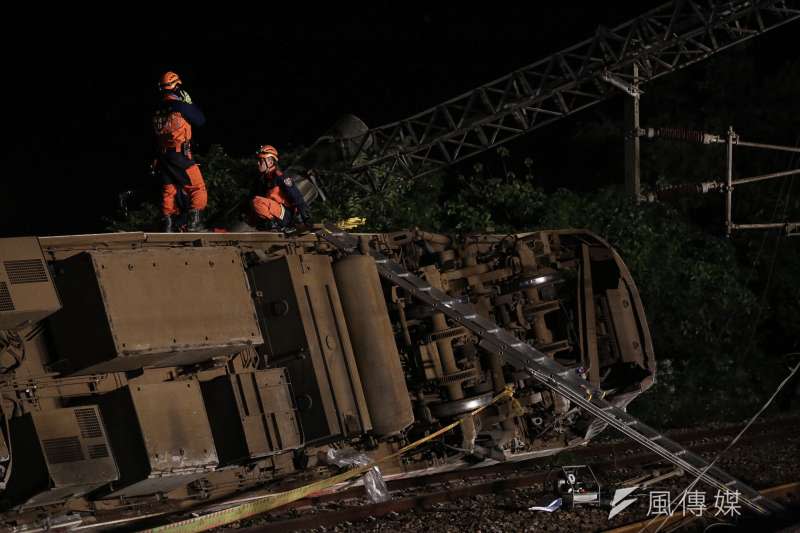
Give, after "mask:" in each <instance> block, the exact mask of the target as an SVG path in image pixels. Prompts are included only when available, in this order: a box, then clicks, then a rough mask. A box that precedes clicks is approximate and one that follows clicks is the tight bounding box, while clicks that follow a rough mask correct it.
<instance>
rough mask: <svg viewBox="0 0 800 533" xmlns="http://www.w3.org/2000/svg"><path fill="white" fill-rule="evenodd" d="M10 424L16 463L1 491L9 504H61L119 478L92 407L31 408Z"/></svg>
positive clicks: (98, 417)
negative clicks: (4, 487) (33, 410)
mask: <svg viewBox="0 0 800 533" xmlns="http://www.w3.org/2000/svg"><path fill="white" fill-rule="evenodd" d="M14 422H15V423H14V424H13V426H12V427H13V439H12V446H13V454H14V456H15V457H16V458H17V462H16V465H15V466H16V468H15V470H12V476H11V478H10V480H9V483H8V487H7V489H8V492H7V494H6V495H5V497H6V498H9V499H10V500H11V501H12V502H13V503H19V504H23V506H32V505H41V504H45V503H54V502H59V501H63V500H66V499H68V498H72V497H76V496H81V495H83V494H86V493H88V492H90V491H92V490H94V489H96V488H98V487H101V486H103V485H106V484H108V483H110V482H112V481H115V480H116V479H118V477H119V472H118V470H117V466H116V463H115V461H114V457H113V456H112V454H111V449H110V446H109V442H108V438H107V435H106V430H105V426H104V424H103V421H102V420H101V418H100V413H99V410H98V409H97V407H96V406H92V405H90V406H85V407H75V408H66V409H54V410H49V411H39V412H33V413H30V414H28V415H26V416H25V417H22V418H18V419H15V420H14Z"/></svg>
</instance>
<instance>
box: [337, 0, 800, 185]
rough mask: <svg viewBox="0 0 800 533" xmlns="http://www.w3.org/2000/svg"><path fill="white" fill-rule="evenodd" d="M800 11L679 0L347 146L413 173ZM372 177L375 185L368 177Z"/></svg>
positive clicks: (364, 160) (791, 0)
mask: <svg viewBox="0 0 800 533" xmlns="http://www.w3.org/2000/svg"><path fill="white" fill-rule="evenodd" d="M798 17H800V0H760V1H759V0H755V1H754V0H749V1H741V0H739V1H736V0H734V1H716V0H708V1H699V0H675V1H674V2H671V3H668V4H664V5H662V6H660V7H657V8H655V9H653V10H651V11H649V12H647V13H645V14H643V15H641V16H639V17H637V18H636V19H633V20H631V21H628V22H626V23H624V24H621V25H620V26H617V27H616V28H613V29H608V28H605V27H603V26H601V27H599V28H598V29H597V31H596V32H595V35H594V36H593V37H592V38H590V39H587V40H585V41H583V42H581V43H579V44H576V45H574V46H572V47H570V48H567V49H565V50H562V51H561V52H558V53H556V54H553V55H551V56H550V57H548V58H545V59H542V60H541V61H538V62H536V63H533V64H532V65H529V66H527V67H524V68H521V69H519V70H516V71H514V72H512V73H511V74H508V75H506V76H504V77H502V78H499V79H497V80H495V81H493V82H491V83H487V84H486V85H483V86H481V87H478V88H477V89H474V90H472V91H470V92H467V93H464V94H462V95H461V96H458V97H456V98H453V99H451V100H448V101H447V102H444V103H442V104H440V105H438V106H436V107H432V108H430V109H428V110H426V111H423V112H422V113H419V114H417V115H414V116H412V117H410V118H407V119H405V120H401V121H399V122H394V123H391V124H387V125H385V126H380V127H377V128H374V129H371V130H369V131H368V132H366V133H365V134H363V135H360V136H358V137H356V138H354V139H349V140H348V145H349V148H350V149H349V150H348V149H346V148H345V147H344V146H343V151H344V153H345V154H347V159H348V163H349V166H350V167H351V170H352V171H353V172H355V173H356V174H357V175H364V174H368V172H367V171H368V170H369V169H370V168H371V167H374V166H375V165H379V164H387V165H389V168H390V169H391V170H394V171H396V170H398V168H400V169H403V170H404V171H405V172H406V173H407V174H408V175H409V177H412V178H413V177H419V176H423V175H425V174H427V173H429V172H433V171H435V170H437V169H439V168H442V167H444V166H447V165H451V164H453V163H456V162H458V161H462V160H464V159H466V158H468V157H471V156H473V155H476V154H479V153H481V152H483V151H485V150H489V149H491V148H493V147H496V146H499V145H501V144H503V143H506V142H508V141H510V140H512V139H515V138H517V137H519V136H521V135H524V134H526V133H528V132H531V131H533V130H535V129H538V128H541V127H543V126H546V125H547V124H550V123H552V122H555V121H557V120H559V119H562V118H564V117H566V116H569V115H571V114H573V113H575V112H577V111H580V110H581V109H585V108H587V107H589V106H592V105H594V104H597V103H599V102H602V101H603V100H605V99H607V98H609V97H610V96H612V95H613V94H615V91H614V89H613V87H617V88H621V89H622V90H625V91H626V92H628V93H629V94H634V93H636V92H637V91H638V86H637V84H635V83H633V77H632V75H631V74H630V73H631V72H632V71H633V66H634V65H635V66H637V67H638V80H637V81H638V83H646V82H648V81H650V80H653V79H656V78H658V77H660V76H663V75H665V74H669V73H670V72H673V71H675V70H678V69H681V68H684V67H687V66H689V65H691V64H693V63H696V62H698V61H701V60H703V59H705V58H707V57H709V56H711V55H713V54H715V53H717V52H719V51H721V50H724V49H726V48H729V47H731V46H734V45H736V44H739V43H741V42H743V41H746V40H748V39H750V38H752V37H754V36H756V35H759V34H761V33H764V32H766V31H769V30H771V29H774V28H777V27H779V26H781V25H783V24H786V23H787V22H790V21H792V20H795V19H797V18H798ZM371 185H374V184H371Z"/></svg>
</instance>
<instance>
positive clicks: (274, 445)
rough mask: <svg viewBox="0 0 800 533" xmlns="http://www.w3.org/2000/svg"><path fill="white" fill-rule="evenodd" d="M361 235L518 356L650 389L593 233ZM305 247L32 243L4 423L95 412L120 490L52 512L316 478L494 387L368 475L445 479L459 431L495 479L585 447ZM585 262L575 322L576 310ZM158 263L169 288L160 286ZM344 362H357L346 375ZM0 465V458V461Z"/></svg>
mask: <svg viewBox="0 0 800 533" xmlns="http://www.w3.org/2000/svg"><path fill="white" fill-rule="evenodd" d="M359 238H360V239H361V240H362V241H363V245H365V246H366V245H367V244H368V245H369V246H370V247H375V248H379V249H381V250H384V251H385V253H386V254H388V255H389V256H391V257H392V258H393V259H394V260H396V261H399V262H402V263H403V266H404V267H405V268H406V269H408V270H409V271H411V272H416V273H419V274H422V275H424V276H426V278H428V279H429V280H431V282H434V281H435V282H436V283H437V284H438V285H440V286H441V287H442V289H441V290H443V291H446V292H447V294H448V295H449V296H450V297H451V298H452V299H453V301H454V302H455V301H457V302H462V303H463V304H467V303H469V304H472V305H475V306H476V308H477V309H478V310H479V312H480V313H482V314H483V315H484V316H491V317H495V318H496V319H497V320H498V323H502V327H503V328H507V330H508V331H509V332H512V333H513V335H514V336H516V337H517V338H518V339H520V342H525V343H529V344H531V345H532V346H534V347H536V348H537V349H539V350H542V351H543V353H547V354H549V356H550V357H557V358H558V361H559V362H560V364H566V365H572V366H574V367H575V368H578V367H580V366H583V367H588V370H589V371H591V372H594V373H596V375H597V376H598V378H601V379H600V383H599V386H600V387H612V383H611V382H610V381H609V380H608V379H607V376H609V375H610V376H613V375H614V372H611V373H609V372H608V371H609V369H613V368H614V366H615V365H617V364H618V363H619V364H625V365H632V368H634V369H637V370H636V372H634V373H628V374H625V373H623V374H621V375H620V376H618V378H619V379H617V380H616V382H615V383H614V384H613V387H612V388H611V389H610V390H611V392H610V394H611V395H612V396H614V392H613V390H617V389H618V388H624V389H625V394H624V395H621V396H619V398H617V399H618V400H619V401H623V402H626V403H627V402H628V401H630V400H632V399H633V398H635V396H636V395H637V394H639V393H640V392H641V391H642V390H644V389H645V388H647V386H649V384H650V383H651V382H652V379H653V373H654V370H655V364H654V355H653V351H652V345H651V343H650V341H649V332H648V330H647V323H646V319H645V318H644V310H643V309H642V307H641V302H640V300H639V298H638V293H637V292H636V287H635V284H634V283H633V280H632V279H631V277H630V274H629V273H628V272H627V269H626V268H625V265H624V263H623V262H622V260H621V259H620V258H619V256H618V255H616V253H615V252H614V251H613V250H612V249H611V248H610V247H609V246H608V244H607V243H605V242H604V241H603V240H602V239H600V238H598V237H597V236H596V235H594V234H591V233H589V232H586V231H582V230H564V231H540V232H535V233H528V234H520V235H510V236H507V235H473V236H469V237H468V238H466V239H463V238H459V237H456V236H446V235H437V234H432V233H428V232H424V231H417V230H407V231H399V232H395V233H392V234H360V235H359ZM318 239H319V238H318V236H316V235H304V236H301V237H286V236H285V235H282V234H276V233H242V234H183V235H167V234H145V233H132V234H114V235H88V236H67V237H54V238H46V239H42V241H43V244H42V246H43V250H44V252H45V256H44V257H45V258H46V262H47V264H48V266H49V267H51V268H53V269H54V270H53V271H54V272H55V273H56V276H55V277H56V279H57V281H58V282H59V283H60V285H59V289H60V292H61V298H62V300H63V301H64V302H65V307H64V309H63V310H62V311H60V312H58V313H56V314H55V315H53V316H52V317H50V318H48V319H46V320H43V321H40V322H38V323H37V324H32V325H30V326H29V327H28V328H26V329H23V330H21V331H20V339H21V340H24V350H17V352H15V353H16V355H17V356H18V357H21V358H22V364H21V366H19V367H17V368H13V369H12V371H11V372H8V373H7V374H6V375H5V376H3V378H0V389H1V390H0V392H2V396H0V402H2V406H3V412H4V413H6V414H7V415H8V416H10V417H11V420H16V419H18V418H20V413H18V412H17V411H21V413H23V414H24V413H27V412H48V411H52V410H54V409H59V408H62V407H63V406H65V405H67V406H72V407H75V406H88V405H95V404H97V405H99V406H100V407H101V409H102V413H103V419H104V420H105V421H106V424H107V427H108V434H109V438H110V440H111V451H112V455H113V458H114V459H115V460H116V462H117V464H118V466H119V472H120V480H118V481H117V482H115V483H106V484H104V485H102V486H99V487H97V489H96V490H95V491H93V492H92V493H91V494H87V495H84V496H82V497H78V498H72V499H71V500H70V501H69V504H70V505H71V506H77V507H80V508H90V507H91V508H96V509H97V517H98V519H100V517H102V520H108V521H110V522H115V521H117V520H126V519H127V518H130V517H131V516H132V515H133V514H141V515H147V514H158V513H164V512H167V513H174V512H177V511H179V510H183V509H189V508H192V507H196V506H198V505H200V504H202V502H205V501H209V500H214V499H220V498H230V497H232V496H233V495H235V494H237V493H239V492H241V491H246V490H252V489H253V488H255V487H266V488H263V489H262V490H263V491H264V492H271V491H275V490H279V489H278V488H277V487H281V488H294V487H297V486H298V485H304V484H306V483H307V482H308V481H309V480H314V479H320V478H326V477H329V476H330V475H331V473H332V471H331V468H330V467H329V466H327V465H326V464H325V463H324V462H322V459H321V458H322V457H324V456H325V454H326V451H327V450H328V448H330V447H334V448H337V449H339V448H353V449H354V451H355V452H357V453H365V454H366V455H367V456H368V457H370V458H373V459H379V458H381V457H385V456H388V455H391V453H392V452H394V451H397V450H398V449H399V448H400V447H402V446H403V443H404V442H413V441H417V440H419V439H420V438H421V437H424V435H426V434H430V433H431V432H434V431H436V429H437V428H440V427H442V426H443V425H447V424H449V423H450V422H452V421H453V419H454V418H455V417H457V416H458V415H457V414H456V411H458V410H455V411H454V410H452V409H450V410H448V409H442V408H441V406H443V405H451V406H452V405H458V404H459V402H462V401H463V402H469V401H471V400H472V399H474V398H483V397H486V396H487V395H488V396H492V395H493V393H496V392H497V391H498V390H502V389H504V387H506V386H507V384H509V383H514V384H515V385H516V387H517V389H518V390H517V395H516V400H517V401H516V402H514V403H513V404H512V403H509V402H507V403H503V402H501V403H499V404H497V405H494V406H492V407H490V408H488V409H487V410H486V412H485V413H482V414H481V415H480V416H479V420H477V421H476V422H477V423H476V424H474V425H472V424H470V425H469V427H467V425H465V426H464V431H463V434H460V433H459V432H454V434H453V435H445V436H443V437H440V438H437V441H436V442H435V443H434V442H431V443H430V444H429V445H427V444H426V445H425V446H424V449H420V453H419V455H416V456H413V457H408V458H406V459H405V460H404V461H399V460H398V461H395V462H392V463H387V464H386V465H385V469H384V471H385V473H386V474H387V475H390V476H397V475H407V474H408V473H411V472H422V471H429V470H431V469H433V470H434V471H440V470H442V469H444V470H450V469H453V470H458V469H463V468H465V467H466V466H467V463H466V462H465V461H464V460H463V459H461V458H459V455H460V454H462V453H463V452H460V451H459V448H461V447H462V446H463V443H464V442H467V443H468V444H469V442H470V439H471V438H475V439H476V441H475V442H476V443H478V444H479V445H478V446H476V448H475V452H474V453H476V454H479V456H480V457H486V456H487V455H491V456H493V457H496V459H501V458H502V459H503V460H506V461H509V464H512V463H514V464H515V463H516V462H518V461H521V460H525V459H530V458H533V457H541V456H543V455H547V454H552V453H555V452H557V451H558V450H563V449H567V448H569V447H570V446H572V445H573V444H575V443H576V442H583V441H584V439H585V438H587V437H586V436H587V435H590V434H591V435H593V434H596V432H595V433H591V432H590V433H587V432H586V427H585V421H583V420H582V419H581V418H580V417H575V414H576V412H575V410H574V409H572V408H571V407H572V406H571V402H570V401H568V400H566V399H564V398H563V397H561V396H559V395H558V394H553V393H551V392H549V391H547V390H546V389H543V388H541V387H539V386H538V385H537V383H536V382H534V381H531V380H526V379H525V378H524V377H522V376H520V375H519V374H518V373H517V372H515V371H514V369H513V368H512V367H510V366H509V365H504V363H503V360H502V359H501V358H497V357H495V355H494V354H492V353H491V352H487V351H486V350H485V348H483V347H481V346H479V345H478V344H477V341H478V339H477V338H476V336H475V334H474V332H472V331H470V330H469V328H465V327H456V326H455V325H454V324H453V323H450V322H448V320H449V319H446V318H445V317H444V316H438V317H437V313H436V312H433V310H432V309H431V308H429V307H426V306H425V305H421V304H420V302H419V301H418V300H415V299H414V298H411V296H410V294H409V293H408V292H407V291H406V290H405V289H404V288H402V287H401V286H400V285H392V284H388V283H386V282H385V281H380V280H375V279H374V276H370V275H369V272H368V270H369V269H364V268H361V267H363V266H364V265H361V267H358V268H349V267H348V268H346V269H345V270H343V271H342V270H339V269H340V268H342V267H343V266H347V265H348V264H349V263H352V262H353V259H348V260H344V261H342V258H341V256H340V254H338V253H337V252H336V251H335V249H334V246H333V245H332V244H330V243H328V242H325V241H322V240H318ZM584 250H585V252H586V253H585V256H586V259H585V261H586V263H585V265H586V268H585V269H584V271H586V272H589V271H591V277H590V280H591V285H592V288H593V289H595V290H593V295H592V296H591V298H589V299H588V301H592V302H593V303H594V305H593V306H592V308H593V309H595V310H596V312H595V313H594V316H593V317H592V316H588V317H587V316H584V315H585V313H584V314H583V315H582V314H581V313H580V312H579V311H580V309H576V297H577V296H578V295H579V286H578V280H579V279H580V275H579V274H580V273H582V272H583V271H582V270H581V268H583V267H582V261H583V255H584V254H583V251H584ZM226 254H230V256H232V259H233V261H234V263H226V264H225V266H226V267H227V266H228V265H230V267H229V268H222V267H221V266H220V265H218V264H216V263H218V262H219V258H220V257H228V255H226ZM145 258H146V259H147V261H145V260H144V259H145ZM152 258H156V260H155V261H152ZM187 258H188V259H189V260H188V261H187ZM198 258H202V260H201V261H198V260H196V259H198ZM140 259H141V260H140ZM209 260H210V261H214V262H215V265H210V264H208V261H209ZM355 261H356V262H358V259H355ZM153 262H155V263H156V264H157V266H156V267H153V265H152V263H153ZM187 262H188V263H189V265H187V264H186V263H187ZM334 263H335V264H336V265H337V266H336V269H337V272H336V275H334V269H333V268H332V265H333V264H334ZM65 265H66V266H67V267H68V268H63V267H64V266H65ZM104 265H105V268H103V266H104ZM164 265H166V266H164ZM131 267H132V268H131ZM60 268H61V271H60V270H59V269H60ZM162 268H164V269H167V270H169V271H170V272H171V275H169V276H161V275H159V274H160V272H159V270H160V269H162ZM187 269H188V270H187ZM98 271H99V272H98ZM342 272H345V274H342ZM233 278H236V280H238V281H236V283H234V282H233V281H232V279H233ZM345 278H348V279H345ZM68 279H71V280H72V283H67V282H66V281H67V280H68ZM198 292H200V293H203V294H196V293H198ZM237 293H238V295H237ZM343 300H344V301H345V302H344V303H343ZM76 302H77V304H76ZM148 302H149V303H148ZM234 302H239V303H240V304H241V305H239V304H236V303H234ZM625 302H627V303H628V306H626V305H625ZM70 304H71V305H70ZM201 304H202V305H201ZM76 305H77V307H75V306H76ZM585 307H586V306H585ZM248 308H249V309H250V310H249V311H247V309H248ZM587 308H588V307H587ZM69 309H73V311H74V312H72V313H68V312H67V311H68V310H69ZM253 312H254V313H255V315H256V318H255V319H254V322H255V324H256V326H257V328H256V329H255V331H254V333H256V336H257V337H256V338H259V336H260V337H261V338H263V339H264V341H265V342H264V343H263V344H261V345H259V344H258V343H252V344H248V343H247V342H246V341H245V342H239V341H240V340H241V336H240V337H239V339H238V340H237V338H236V336H237V335H238V334H237V333H236V332H237V331H239V329H243V324H244V322H246V321H244V322H243V321H242V320H240V319H238V318H237V317H239V316H241V314H242V313H245V314H248V313H253ZM165 313H167V314H166V315H165ZM216 316H220V319H219V320H217V319H216V318H215V317H216ZM226 321H228V322H226ZM229 323H230V324H231V326H230V327H231V329H230V332H229V331H228V330H227V329H226V328H228V325H226V324H229ZM237 328H239V329H237ZM592 328H593V329H594V330H595V333H594V335H595V336H597V335H599V334H601V333H602V335H604V337H603V338H604V339H608V338H610V339H611V340H612V341H613V342H607V341H606V340H604V341H603V342H600V343H598V346H597V349H596V357H592V358H588V359H587V358H586V357H585V354H584V350H586V343H581V338H583V337H586V335H587V333H588V332H589V330H590V329H592ZM209 332H210V333H211V334H210V335H209V334H208V333H209ZM573 332H574V333H573ZM251 333H252V332H251ZM170 335H172V336H171V337H170ZM206 336H208V337H209V339H208V340H206V339H205V337H206ZM181 338H188V339H189V340H188V341H183V342H182V341H181ZM598 338H599V337H598ZM173 339H175V342H174V345H173ZM220 339H222V341H221V342H220ZM51 341H55V342H51ZM215 341H216V342H215ZM123 343H124V344H125V346H122V344H123ZM129 343H130V344H131V346H132V347H133V348H131V349H130V350H129V346H128V344H129ZM148 343H149V344H148ZM359 343H363V345H362V346H360V347H359ZM634 343H638V345H639V346H640V349H639V350H638V351H637V350H636V349H635V347H634ZM145 344H148V345H147V346H145ZM625 346H628V347H634V348H632V349H631V350H629V351H628V352H626V351H625V350H624V349H620V347H623V348H624V347H625ZM222 347H224V350H222V351H216V350H217V349H220V348H222ZM0 348H2V347H1V346H0ZM126 350H128V351H127V352H126ZM173 350H174V351H173ZM0 351H2V350H1V349H0ZM148 351H149V352H148ZM362 351H363V353H364V354H368V357H369V358H370V359H368V360H367V362H368V363H369V364H367V365H363V364H362V363H361V362H360V361H359V360H358V357H360V355H361V352H362ZM6 358H7V357H6ZM119 361H124V363H122V365H123V366H122V367H120V366H115V365H119V364H120V363H119ZM68 363H71V366H70V365H69V364H68ZM101 365H108V366H101ZM370 365H371V366H370ZM77 367H82V370H78V373H75V369H76V368H77ZM108 370H114V372H108ZM187 385H189V386H191V387H194V388H195V389H196V390H195V391H194V392H191V393H190V395H191V396H192V398H188V397H183V395H182V394H178V393H177V392H172V393H168V392H165V391H167V390H168V389H170V390H172V389H174V391H178V390H180V389H181V387H186V386H187ZM138 388H141V391H139V390H138ZM188 389H189V387H187V390H188ZM201 389H202V392H203V394H200V390H201ZM211 389H215V390H214V391H213V392H212V391H211ZM132 390H133V391H134V392H133V393H132V392H131V391H132ZM619 390H621V389H619ZM137 395H140V396H137ZM135 396H136V397H135ZM623 396H624V397H623ZM612 399H613V398H612ZM12 400H13V401H12ZM453 402H456V403H453ZM409 405H411V406H412V409H409V408H408V406H409ZM376 406H377V407H376ZM393 410H396V411H397V413H393ZM375 421H377V422H378V424H375ZM409 422H410V423H411V425H410V426H409V425H408V424H409ZM373 424H375V425H376V427H375V428H373ZM378 426H380V427H378ZM406 426H408V427H406ZM555 426H558V428H559V431H555V430H554V429H553V428H554V427H555ZM201 445H202V446H201ZM159 450H160V451H159ZM210 450H213V452H212V451H210ZM212 453H213V457H211V456H210V455H209V454H212ZM156 454H158V457H156ZM480 454H482V455H480ZM168 458H169V459H168ZM7 463H8V460H7V459H4V458H2V457H0V466H4V465H6V464H7ZM30 472H31V474H33V471H32V470H31V471H30ZM123 500H124V503H123ZM37 505H39V507H38V508H31V510H30V511H29V512H27V511H26V514H25V516H24V517H18V519H19V520H22V521H23V522H24V521H26V520H32V521H34V522H35V521H37V520H40V518H41V516H42V515H41V513H45V514H48V513H57V512H58V511H57V509H55V508H54V507H52V506H48V505H47V504H37ZM3 508H4V509H7V508H8V507H7V506H3ZM36 513H39V514H36ZM0 518H2V520H4V521H7V520H8V519H9V518H8V515H5V514H2V515H0ZM55 519H56V518H55V517H54V518H53V520H55ZM121 523H124V522H121Z"/></svg>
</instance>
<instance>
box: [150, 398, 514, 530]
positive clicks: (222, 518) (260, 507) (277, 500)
mask: <svg viewBox="0 0 800 533" xmlns="http://www.w3.org/2000/svg"><path fill="white" fill-rule="evenodd" d="M513 395H514V390H513V389H512V388H511V387H506V389H505V390H504V391H503V392H501V393H499V394H498V395H497V396H495V397H494V398H492V401H491V402H489V403H488V404H486V405H484V406H482V407H479V408H478V409H475V410H474V411H472V412H471V413H469V415H468V416H469V417H473V416H475V415H477V414H479V413H480V412H481V411H483V410H484V409H486V408H487V407H489V406H490V405H493V404H495V403H497V402H498V401H500V400H502V399H503V398H511V397H513ZM466 418H467V417H464V418H461V419H459V420H458V421H456V422H453V423H452V424H449V425H447V426H445V427H443V428H441V429H439V430H437V431H435V432H433V433H431V434H430V435H427V436H425V437H423V438H421V439H419V440H417V441H415V442H412V443H411V444H408V445H407V446H404V447H403V448H401V449H400V450H398V451H396V452H395V453H393V454H391V455H387V456H386V457H383V458H382V459H379V460H377V461H374V462H372V463H370V464H368V465H364V466H359V467H356V468H353V469H351V470H348V471H346V472H342V473H341V474H337V475H335V476H332V477H329V478H326V479H322V480H319V481H315V482H314V483H310V484H308V485H304V486H302V487H297V488H296V489H292V490H287V491H285V492H278V493H275V494H268V495H266V496H264V497H263V498H259V499H257V500H253V501H252V502H248V503H243V504H241V505H237V506H235V507H230V508H228V509H223V510H221V511H216V512H213V513H209V514H206V515H203V516H198V517H195V518H189V519H186V520H181V521H179V522H173V523H171V524H166V525H163V526H158V527H154V528H151V529H147V530H143V531H148V532H159V531H169V532H171V533H173V532H180V533H195V532H198V531H206V530H209V529H213V528H215V527H221V526H224V525H227V524H231V523H233V522H237V521H239V520H243V519H245V518H249V517H251V516H255V515H259V514H263V513H266V512H269V511H271V510H273V509H277V508H278V507H281V506H283V505H286V504H289V503H292V502H294V501H297V500H302V499H303V498H306V497H308V496H309V495H311V494H314V493H316V492H320V491H322V490H325V489H328V488H330V487H333V486H334V485H337V484H339V483H343V482H345V481H348V480H350V479H353V478H355V477H358V476H360V475H362V474H364V473H365V472H367V471H368V470H369V469H370V468H372V467H374V466H377V465H379V464H381V463H384V462H386V461H389V460H390V459H394V458H396V457H399V456H401V455H403V454H404V453H406V452H408V451H410V450H413V449H414V448H416V447H417V446H419V445H421V444H424V443H426V442H428V441H430V440H433V439H435V438H437V437H439V436H441V435H444V434H445V433H447V432H448V431H451V430H453V429H454V428H456V427H457V426H458V425H460V424H461V423H462V422H463V421H464V420H465V419H466Z"/></svg>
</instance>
